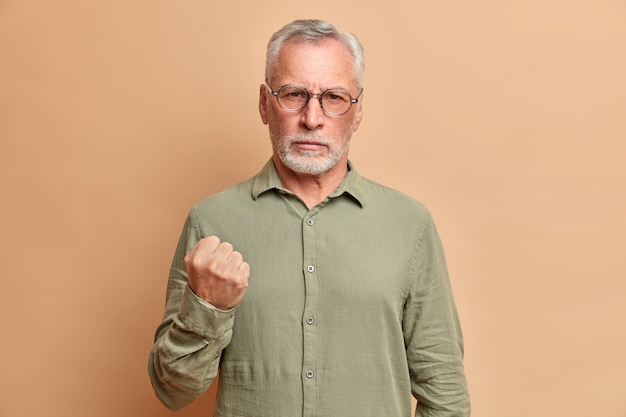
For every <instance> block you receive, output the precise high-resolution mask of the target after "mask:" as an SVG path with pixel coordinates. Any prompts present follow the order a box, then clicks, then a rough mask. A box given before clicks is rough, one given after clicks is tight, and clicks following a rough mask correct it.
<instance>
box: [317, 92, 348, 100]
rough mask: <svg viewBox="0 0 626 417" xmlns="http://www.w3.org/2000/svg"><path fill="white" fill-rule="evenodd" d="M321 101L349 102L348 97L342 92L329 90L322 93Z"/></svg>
mask: <svg viewBox="0 0 626 417" xmlns="http://www.w3.org/2000/svg"><path fill="white" fill-rule="evenodd" d="M323 99H324V100H326V101H327V102H329V103H344V102H347V101H350V96H349V95H348V93H346V92H344V91H337V90H330V91H327V92H325V93H324V96H323Z"/></svg>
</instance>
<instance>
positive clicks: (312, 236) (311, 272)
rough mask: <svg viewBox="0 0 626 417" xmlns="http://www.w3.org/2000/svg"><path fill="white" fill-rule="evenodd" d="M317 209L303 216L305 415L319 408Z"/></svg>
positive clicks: (303, 369) (303, 370)
mask: <svg viewBox="0 0 626 417" xmlns="http://www.w3.org/2000/svg"><path fill="white" fill-rule="evenodd" d="M316 215H317V209H313V211H310V212H308V213H307V214H306V215H305V216H303V217H302V220H301V221H302V245H303V259H302V261H303V264H302V269H303V273H304V276H303V278H304V285H305V301H304V311H303V316H302V318H303V319H302V324H303V325H302V336H303V342H304V352H303V353H304V357H303V362H302V374H301V375H302V379H303V382H304V387H303V388H304V392H303V394H304V415H305V416H311V415H315V414H316V411H315V410H316V408H317V398H318V393H317V384H316V383H315V380H316V379H317V378H316V377H317V375H316V372H317V356H318V351H317V347H318V346H319V341H318V336H319V335H318V329H317V327H318V326H314V325H313V324H314V323H315V317H316V316H317V309H318V306H319V276H318V275H319V269H318V267H317V250H316V248H317V233H316V231H317V228H318V227H319V226H318V222H317V221H316V220H314V218H315V216H316Z"/></svg>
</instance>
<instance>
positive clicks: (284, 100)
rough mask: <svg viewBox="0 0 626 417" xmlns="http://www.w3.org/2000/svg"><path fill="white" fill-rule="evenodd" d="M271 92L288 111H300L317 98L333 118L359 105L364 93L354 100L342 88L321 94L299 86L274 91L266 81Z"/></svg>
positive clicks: (286, 86) (283, 87)
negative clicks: (353, 105) (312, 98)
mask: <svg viewBox="0 0 626 417" xmlns="http://www.w3.org/2000/svg"><path fill="white" fill-rule="evenodd" d="M265 82H266V84H267V86H268V87H269V89H270V92H271V93H272V95H273V96H274V97H276V101H278V105H279V106H280V107H281V108H282V109H284V110H287V111H299V110H302V109H303V108H305V107H306V106H307V104H309V101H310V100H311V97H315V98H317V99H318V100H319V102H320V107H321V108H322V110H323V111H324V113H326V114H329V115H331V116H341V115H342V114H345V113H347V112H348V110H350V107H352V104H354V103H358V101H359V97H360V96H361V94H362V93H363V90H361V93H359V97H357V98H352V96H351V95H350V93H348V92H347V91H346V90H344V89H341V88H331V89H328V90H325V91H322V92H321V93H311V92H310V91H308V90H307V89H306V88H304V87H302V86H299V85H292V84H288V85H283V86H282V87H280V88H279V89H278V90H274V89H273V88H272V86H271V85H270V84H269V82H267V81H265Z"/></svg>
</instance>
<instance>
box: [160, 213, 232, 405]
mask: <svg viewBox="0 0 626 417" xmlns="http://www.w3.org/2000/svg"><path fill="white" fill-rule="evenodd" d="M200 238H201V236H200V232H199V229H198V227H197V224H196V222H195V220H194V217H193V212H192V213H190V215H189V217H188V218H187V221H186V223H185V226H184V228H183V232H182V234H181V237H180V240H179V243H178V247H177V249H176V252H175V255H174V260H173V261H172V267H171V270H170V276H169V280H168V284H167V294H166V305H165V313H164V317H163V321H162V322H161V324H160V325H159V326H158V328H157V331H156V334H155V343H154V345H153V346H152V349H151V350H150V355H149V361H148V373H149V375H150V380H151V382H152V386H153V388H154V391H155V393H156V395H157V397H158V398H159V400H160V401H161V402H162V403H163V404H164V405H165V406H166V407H167V408H169V409H171V410H179V409H181V408H182V407H184V406H185V405H187V404H189V403H190V402H191V401H193V400H194V399H196V398H197V397H198V396H200V395H201V394H202V393H204V392H205V391H206V390H207V389H208V387H209V386H210V385H211V382H213V380H214V379H215V377H216V376H217V371H218V367H219V361H220V356H221V352H222V350H223V349H224V348H225V347H226V346H228V344H229V343H230V340H231V337H232V329H233V324H234V317H235V312H234V310H235V309H231V310H228V311H222V310H219V309H217V308H215V307H214V306H212V305H211V304H209V303H207V302H205V301H204V300H202V299H200V298H199V297H197V296H196V295H195V294H194V293H193V291H192V290H191V288H190V287H189V285H188V284H187V273H186V271H185V266H184V257H185V254H186V253H187V252H188V251H189V250H190V249H191V248H192V247H193V246H194V245H195V244H196V243H197V242H198V241H199V240H200Z"/></svg>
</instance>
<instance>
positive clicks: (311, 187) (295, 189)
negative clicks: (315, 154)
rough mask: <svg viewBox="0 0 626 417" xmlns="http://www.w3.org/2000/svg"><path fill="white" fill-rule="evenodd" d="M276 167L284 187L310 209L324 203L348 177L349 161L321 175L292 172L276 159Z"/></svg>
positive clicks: (340, 163)
mask: <svg viewBox="0 0 626 417" xmlns="http://www.w3.org/2000/svg"><path fill="white" fill-rule="evenodd" d="M274 166H275V167H276V172H277V173H278V178H280V182H281V184H282V186H283V187H285V188H286V189H287V190H289V191H291V192H292V193H294V194H296V195H297V196H298V197H300V198H301V199H302V201H304V203H305V204H306V206H307V207H308V208H309V209H310V208H311V207H314V206H315V205H317V204H319V203H321V202H322V201H324V199H325V198H326V197H328V195H329V194H330V193H332V192H333V191H335V190H336V189H337V187H339V184H341V182H342V181H343V180H344V178H345V177H346V175H348V161H347V160H343V159H342V160H341V161H340V162H339V163H337V165H335V166H334V167H333V168H331V169H330V170H328V171H326V172H324V173H322V174H319V175H310V174H302V173H298V172H295V171H292V170H291V169H289V168H288V167H286V166H285V165H284V164H283V163H282V161H280V160H279V159H278V158H276V157H274Z"/></svg>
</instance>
